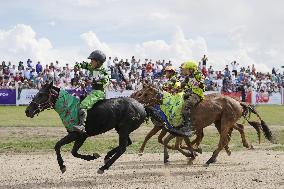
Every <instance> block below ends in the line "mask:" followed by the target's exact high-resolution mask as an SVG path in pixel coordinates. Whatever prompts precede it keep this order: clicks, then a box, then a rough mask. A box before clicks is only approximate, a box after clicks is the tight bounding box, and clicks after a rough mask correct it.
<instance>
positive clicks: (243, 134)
mask: <svg viewBox="0 0 284 189" xmlns="http://www.w3.org/2000/svg"><path fill="white" fill-rule="evenodd" d="M234 129H236V130H238V131H239V133H240V135H241V138H242V143H243V146H244V147H246V148H248V149H253V146H252V145H249V143H248V142H247V139H246V135H245V132H244V125H243V124H239V123H236V124H235V126H234Z"/></svg>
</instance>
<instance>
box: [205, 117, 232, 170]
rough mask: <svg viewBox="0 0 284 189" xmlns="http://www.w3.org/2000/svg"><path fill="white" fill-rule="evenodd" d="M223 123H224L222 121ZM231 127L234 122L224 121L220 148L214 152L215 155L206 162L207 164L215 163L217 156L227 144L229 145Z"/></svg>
mask: <svg viewBox="0 0 284 189" xmlns="http://www.w3.org/2000/svg"><path fill="white" fill-rule="evenodd" d="M222 124H223V123H222ZM230 127H233V123H224V124H223V125H222V128H221V136H220V140H219V144H218V148H217V149H216V150H215V151H214V152H213V155H212V156H211V158H210V159H209V160H208V161H207V162H206V165H209V164H210V163H215V162H216V158H217V157H218V154H219V152H220V151H221V150H222V149H223V148H224V147H225V146H226V145H228V141H229V137H228V135H229V132H230V129H231V128H230Z"/></svg>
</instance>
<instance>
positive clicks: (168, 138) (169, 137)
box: [164, 134, 175, 163]
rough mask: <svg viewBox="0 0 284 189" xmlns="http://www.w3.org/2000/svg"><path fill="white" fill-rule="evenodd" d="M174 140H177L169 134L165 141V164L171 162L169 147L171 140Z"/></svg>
mask: <svg viewBox="0 0 284 189" xmlns="http://www.w3.org/2000/svg"><path fill="white" fill-rule="evenodd" d="M173 138H175V136H173V135H171V134H169V135H168V136H167V137H166V138H165V140H164V163H168V162H169V152H168V148H167V145H168V143H169V142H170V140H172V139H173Z"/></svg>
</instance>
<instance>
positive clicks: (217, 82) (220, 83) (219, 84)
mask: <svg viewBox="0 0 284 189" xmlns="http://www.w3.org/2000/svg"><path fill="white" fill-rule="evenodd" d="M216 84H217V90H218V92H219V93H221V91H222V87H223V80H222V78H219V79H217V81H216Z"/></svg>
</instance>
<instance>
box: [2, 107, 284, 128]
mask: <svg viewBox="0 0 284 189" xmlns="http://www.w3.org/2000/svg"><path fill="white" fill-rule="evenodd" d="M25 109H26V106H0V120H1V122H0V127H27V126H29V127H33V126H34V127H61V126H62V123H61V120H60V118H59V116H58V114H57V113H56V112H55V111H54V110H45V111H44V112H41V113H40V114H39V116H35V117H34V118H32V119H31V118H28V117H26V115H25ZM257 111H258V112H259V114H260V116H261V117H262V118H263V120H264V121H265V122H266V123H267V124H268V125H284V124H283V123H284V116H283V115H284V106H281V105H261V106H257ZM253 119H255V116H252V120H253Z"/></svg>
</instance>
